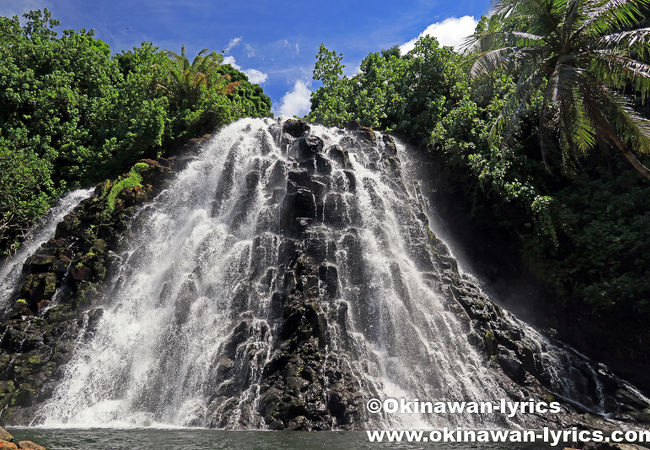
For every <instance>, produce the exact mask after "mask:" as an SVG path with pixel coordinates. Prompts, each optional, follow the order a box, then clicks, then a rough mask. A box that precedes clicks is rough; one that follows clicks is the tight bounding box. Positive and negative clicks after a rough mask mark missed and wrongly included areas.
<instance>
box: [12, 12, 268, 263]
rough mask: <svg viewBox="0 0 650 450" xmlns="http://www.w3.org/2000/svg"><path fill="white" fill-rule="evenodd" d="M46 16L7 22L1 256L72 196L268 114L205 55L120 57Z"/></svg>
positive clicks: (136, 52)
mask: <svg viewBox="0 0 650 450" xmlns="http://www.w3.org/2000/svg"><path fill="white" fill-rule="evenodd" d="M57 25H58V22H57V21H56V20H55V19H53V18H52V15H51V12H50V11H48V10H43V11H31V12H29V13H27V14H25V17H24V24H23V25H21V22H20V20H19V19H18V18H17V17H13V18H7V17H0V60H2V64H1V65H0V257H2V256H5V255H7V254H11V253H12V252H14V251H15V249H16V248H17V246H18V245H19V243H20V241H21V239H22V237H23V236H24V235H25V234H26V233H27V232H28V230H29V229H30V227H31V226H32V224H34V222H35V221H36V220H38V218H39V217H40V216H41V215H42V214H43V213H44V212H45V211H46V210H47V209H48V208H49V207H50V206H52V204H53V203H55V202H56V200H57V199H58V198H59V197H60V196H61V195H62V194H63V193H65V192H66V191H67V190H69V189H71V188H74V187H77V186H87V185H90V184H93V183H96V182H98V181H100V180H102V179H104V178H106V177H115V176H116V175H117V174H119V173H121V172H123V171H125V170H128V168H129V167H131V166H132V165H133V164H134V163H135V162H136V161H137V160H138V159H140V158H142V157H155V156H158V155H163V154H164V153H165V152H166V150H167V149H170V148H172V147H174V146H175V145H178V143H179V142H181V141H183V140H185V139H188V138H191V137H194V136H200V135H202V134H204V133H206V132H211V131H213V130H214V128H215V127H217V126H219V125H221V124H225V123H228V122H231V121H233V120H235V119H237V118H239V117H246V116H257V117H259V116H268V115H270V106H271V103H270V100H269V98H268V97H267V96H266V95H265V94H264V92H263V90H262V88H261V87H260V86H257V85H253V84H251V83H249V82H248V79H247V77H246V75H245V74H243V73H241V72H239V71H238V70H235V69H234V68H233V67H231V66H230V65H228V64H224V63H223V57H222V55H221V54H220V53H215V52H210V51H209V50H203V51H201V52H200V53H199V54H198V55H196V57H195V58H193V60H192V62H190V61H189V59H188V56H187V54H186V51H185V48H182V49H181V53H180V54H176V53H173V52H169V51H161V50H159V49H158V48H157V47H155V46H154V45H153V44H151V43H148V42H144V43H142V45H141V46H139V47H135V48H133V49H132V50H129V51H126V52H122V53H119V54H113V55H112V54H111V49H110V48H109V46H108V45H107V44H106V43H105V42H103V41H101V40H99V39H97V38H96V37H95V36H94V34H93V32H92V31H87V30H79V31H73V30H64V31H63V32H62V33H58V32H57V31H56V30H55V29H56V27H57Z"/></svg>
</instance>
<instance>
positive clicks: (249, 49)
mask: <svg viewBox="0 0 650 450" xmlns="http://www.w3.org/2000/svg"><path fill="white" fill-rule="evenodd" d="M244 47H245V48H246V56H248V57H249V58H252V57H253V56H255V49H254V48H253V46H252V45H250V44H246V45H245V46H244Z"/></svg>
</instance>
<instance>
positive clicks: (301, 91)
mask: <svg viewBox="0 0 650 450" xmlns="http://www.w3.org/2000/svg"><path fill="white" fill-rule="evenodd" d="M310 97H311V90H310V89H309V86H307V83H306V82H305V81H302V80H298V81H296V83H295V84H294V85H293V90H292V91H289V92H287V93H286V94H284V96H283V97H282V103H281V104H280V107H279V108H277V110H276V113H277V114H279V115H281V116H288V117H293V116H304V115H306V114H307V113H308V112H309V108H310V107H311V102H310V101H309V98H310Z"/></svg>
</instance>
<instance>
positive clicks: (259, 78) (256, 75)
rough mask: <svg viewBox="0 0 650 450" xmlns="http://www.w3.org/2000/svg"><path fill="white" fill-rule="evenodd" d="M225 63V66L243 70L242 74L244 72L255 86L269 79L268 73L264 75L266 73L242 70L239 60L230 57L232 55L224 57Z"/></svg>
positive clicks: (255, 70)
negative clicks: (228, 65)
mask: <svg viewBox="0 0 650 450" xmlns="http://www.w3.org/2000/svg"><path fill="white" fill-rule="evenodd" d="M223 63H224V64H230V65H231V66H233V67H234V68H235V69H237V70H241V71H242V72H244V73H245V74H246V76H247V77H248V81H250V82H251V83H253V84H262V83H264V82H265V81H266V80H267V79H268V78H269V75H268V74H266V73H264V72H262V71H260V70H257V69H242V68H241V66H240V65H239V64H237V60H236V59H235V57H234V56H230V55H228V56H224V57H223Z"/></svg>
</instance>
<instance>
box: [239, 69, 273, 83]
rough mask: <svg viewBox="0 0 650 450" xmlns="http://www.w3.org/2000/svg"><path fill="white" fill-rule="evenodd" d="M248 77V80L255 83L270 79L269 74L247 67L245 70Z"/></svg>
mask: <svg viewBox="0 0 650 450" xmlns="http://www.w3.org/2000/svg"><path fill="white" fill-rule="evenodd" d="M243 72H244V73H245V74H246V76H247V77H248V81H250V82H251V83H253V84H262V83H264V82H265V81H266V80H267V79H268V77H269V76H268V74H266V73H264V72H260V71H259V70H257V69H246V70H244V71H243Z"/></svg>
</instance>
